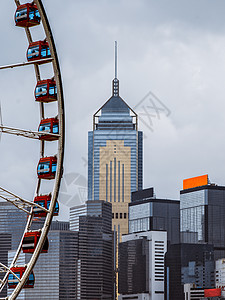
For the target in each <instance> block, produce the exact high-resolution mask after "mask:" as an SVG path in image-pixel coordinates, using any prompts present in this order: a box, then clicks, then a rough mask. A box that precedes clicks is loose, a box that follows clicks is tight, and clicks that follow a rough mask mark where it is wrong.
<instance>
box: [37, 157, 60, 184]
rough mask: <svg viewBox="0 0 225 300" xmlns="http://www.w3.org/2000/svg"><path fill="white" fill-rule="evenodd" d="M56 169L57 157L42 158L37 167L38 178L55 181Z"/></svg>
mask: <svg viewBox="0 0 225 300" xmlns="http://www.w3.org/2000/svg"><path fill="white" fill-rule="evenodd" d="M56 168H57V158H56V157H55V156H49V157H43V158H41V159H40V161H39V164H38V167H37V174H38V178H41V179H54V178H55V173H56Z"/></svg>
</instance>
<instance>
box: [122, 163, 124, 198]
mask: <svg viewBox="0 0 225 300" xmlns="http://www.w3.org/2000/svg"><path fill="white" fill-rule="evenodd" d="M122 202H124V164H122Z"/></svg>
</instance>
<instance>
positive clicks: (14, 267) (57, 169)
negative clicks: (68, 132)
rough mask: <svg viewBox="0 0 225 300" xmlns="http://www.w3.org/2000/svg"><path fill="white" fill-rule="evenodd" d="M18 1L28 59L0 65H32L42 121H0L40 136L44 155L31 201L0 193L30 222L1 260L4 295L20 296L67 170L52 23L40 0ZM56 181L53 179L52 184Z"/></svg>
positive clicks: (42, 249) (44, 245) (44, 243)
mask: <svg viewBox="0 0 225 300" xmlns="http://www.w3.org/2000/svg"><path fill="white" fill-rule="evenodd" d="M14 1H15V4H16V12H15V25H16V26H18V27H22V28H24V30H25V34H26V36H27V40H28V44H29V46H28V49H27V62H25V63H17V64H13V65H6V66H2V67H0V70H4V69H13V68H16V67H22V66H24V67H25V66H27V65H33V66H34V71H35V76H36V81H37V84H36V87H34V90H35V92H34V100H35V101H36V103H37V105H39V107H40V109H39V111H40V124H39V127H38V130H37V131H31V130H25V129H18V128H14V127H7V126H4V125H3V124H0V131H1V132H2V133H8V134H13V135H17V136H22V137H25V138H31V139H36V140H39V143H40V160H39V162H37V184H36V190H35V192H34V199H33V200H32V201H28V200H25V199H23V198H22V197H20V196H18V195H16V194H14V192H11V191H8V190H6V189H5V188H3V187H0V198H1V199H4V200H6V201H9V202H11V203H12V204H13V205H15V206H16V207H17V208H18V209H20V210H22V211H24V212H26V213H27V215H28V218H27V223H26V226H25V229H24V234H23V237H22V239H21V241H20V244H19V247H18V249H17V251H16V253H15V256H14V258H13V260H12V262H11V265H10V266H5V265H3V264H2V263H0V272H4V277H3V279H2V280H0V291H1V290H2V289H3V288H4V286H5V285H8V290H9V291H11V294H10V295H9V296H8V297H6V298H2V299H10V300H12V299H16V298H17V296H18V295H19V293H20V291H21V290H22V289H23V288H32V287H34V285H35V274H34V273H33V268H34V265H35V263H36V261H37V259H38V257H39V255H40V254H41V253H46V252H47V251H48V239H47V235H48V231H49V227H50V224H51V221H52V218H53V216H55V215H58V212H59V204H58V201H57V198H58V193H59V188H60V182H61V178H62V172H63V157H64V131H65V130H64V124H65V120H64V100H63V88H62V80H61V74H60V67H59V61H58V57H57V52H56V47H55V43H54V40H53V36H52V32H51V28H50V25H49V22H48V19H47V16H46V13H45V9H44V6H43V4H42V2H41V0H34V1H33V2H30V3H24V4H21V3H20V1H19V0H14ZM34 26H40V29H41V30H42V31H43V32H44V35H45V36H44V37H43V40H39V41H33V39H32V27H34ZM43 65H48V66H49V68H51V72H52V76H51V77H50V78H41V72H40V69H41V68H42V66H43ZM49 103H54V105H55V106H56V107H54V109H56V110H57V115H52V116H48V117H46V115H45V111H46V106H49ZM49 143H57V145H56V147H57V151H56V153H52V155H51V156H45V153H46V151H45V150H46V147H47V146H48V144H49ZM43 181H44V182H45V183H46V182H47V183H48V182H49V181H51V182H53V188H52V189H51V190H49V193H47V194H46V193H45V194H42V183H43ZM51 186H52V185H51ZM36 217H42V218H43V220H44V221H43V223H41V224H43V225H40V226H42V228H40V229H39V230H35V231H34V230H32V229H31V227H32V222H33V220H34V218H36ZM21 253H31V254H32V255H31V258H30V260H29V262H28V263H27V264H26V265H22V266H21V265H19V264H18V261H19V257H20V254H21Z"/></svg>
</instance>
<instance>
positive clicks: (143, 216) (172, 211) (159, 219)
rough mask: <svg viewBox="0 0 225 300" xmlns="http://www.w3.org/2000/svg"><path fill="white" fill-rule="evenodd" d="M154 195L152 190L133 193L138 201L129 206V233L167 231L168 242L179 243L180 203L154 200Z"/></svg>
mask: <svg viewBox="0 0 225 300" xmlns="http://www.w3.org/2000/svg"><path fill="white" fill-rule="evenodd" d="M139 193H140V195H141V197H144V199H143V200H142V199H141V197H139V195H138V194H139ZM148 193H149V195H150V197H149V199H148V195H147V194H148ZM152 193H153V192H152V190H151V189H146V191H145V190H142V191H140V192H135V193H133V194H135V195H134V196H135V199H138V200H136V201H132V202H131V203H130V204H129V233H135V232H144V231H149V230H162V231H163V230H166V231H167V238H168V242H169V243H172V244H176V243H179V242H180V239H179V236H180V202H179V201H176V200H166V199H157V198H152V197H151V196H152ZM132 196H133V195H132ZM132 199H133V198H132Z"/></svg>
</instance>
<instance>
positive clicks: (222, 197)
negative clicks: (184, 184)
mask: <svg viewBox="0 0 225 300" xmlns="http://www.w3.org/2000/svg"><path fill="white" fill-rule="evenodd" d="M180 208H181V242H183V243H190V242H191V243H208V244H213V246H214V255H215V259H219V258H224V257H225V218H224V215H225V187H224V186H217V185H215V184H208V185H203V186H197V187H193V188H189V189H184V190H182V191H180Z"/></svg>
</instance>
